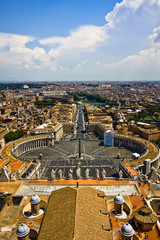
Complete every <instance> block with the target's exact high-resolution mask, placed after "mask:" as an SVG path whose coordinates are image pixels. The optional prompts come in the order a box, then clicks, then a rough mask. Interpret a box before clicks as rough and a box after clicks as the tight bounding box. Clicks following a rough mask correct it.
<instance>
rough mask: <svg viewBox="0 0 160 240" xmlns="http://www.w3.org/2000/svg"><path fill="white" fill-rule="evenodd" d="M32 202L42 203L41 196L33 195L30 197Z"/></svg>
mask: <svg viewBox="0 0 160 240" xmlns="http://www.w3.org/2000/svg"><path fill="white" fill-rule="evenodd" d="M30 203H31V204H38V203H40V198H39V197H38V195H37V194H35V195H33V196H32V197H31V199H30Z"/></svg>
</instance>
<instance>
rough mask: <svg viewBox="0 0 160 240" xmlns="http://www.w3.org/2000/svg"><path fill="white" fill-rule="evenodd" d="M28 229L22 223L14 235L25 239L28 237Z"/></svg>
mask: <svg viewBox="0 0 160 240" xmlns="http://www.w3.org/2000/svg"><path fill="white" fill-rule="evenodd" d="M29 231H30V229H29V227H27V225H26V224H24V223H22V224H21V225H19V227H18V228H17V232H16V235H17V236H18V237H25V236H27V235H28V233H29Z"/></svg>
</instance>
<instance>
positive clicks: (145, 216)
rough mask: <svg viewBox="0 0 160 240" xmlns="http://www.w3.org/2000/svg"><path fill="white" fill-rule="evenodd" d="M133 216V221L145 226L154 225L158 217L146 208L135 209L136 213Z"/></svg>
mask: <svg viewBox="0 0 160 240" xmlns="http://www.w3.org/2000/svg"><path fill="white" fill-rule="evenodd" d="M133 216H134V220H137V221H139V222H142V223H145V224H155V223H156V222H157V220H158V217H157V216H156V215H155V214H154V213H152V210H151V209H150V208H149V207H147V206H144V207H141V208H139V209H137V211H136V212H134V213H133Z"/></svg>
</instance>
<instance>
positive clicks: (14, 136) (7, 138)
mask: <svg viewBox="0 0 160 240" xmlns="http://www.w3.org/2000/svg"><path fill="white" fill-rule="evenodd" d="M24 134H25V132H24V131H23V130H17V131H15V132H13V131H10V132H9V133H7V134H6V135H5V136H4V140H5V143H7V142H9V141H13V140H16V139H19V138H21V137H23V136H24Z"/></svg>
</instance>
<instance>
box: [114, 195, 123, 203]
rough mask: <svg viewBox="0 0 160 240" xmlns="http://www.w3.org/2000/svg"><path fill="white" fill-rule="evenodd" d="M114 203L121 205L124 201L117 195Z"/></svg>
mask: <svg viewBox="0 0 160 240" xmlns="http://www.w3.org/2000/svg"><path fill="white" fill-rule="evenodd" d="M114 202H115V203H117V204H123V203H124V199H123V197H122V195H121V194H117V195H116V196H115V198H114Z"/></svg>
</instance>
